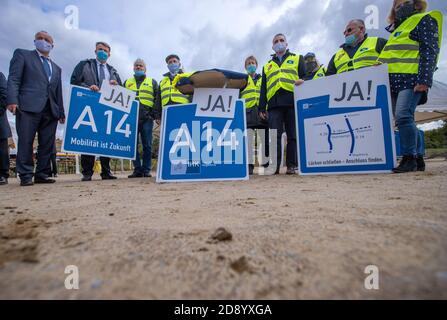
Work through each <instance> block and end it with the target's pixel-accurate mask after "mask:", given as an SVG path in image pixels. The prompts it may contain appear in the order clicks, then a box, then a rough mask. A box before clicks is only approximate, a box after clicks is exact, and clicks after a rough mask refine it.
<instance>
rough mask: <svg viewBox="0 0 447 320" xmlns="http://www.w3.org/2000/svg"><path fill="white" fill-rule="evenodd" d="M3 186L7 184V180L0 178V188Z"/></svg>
mask: <svg viewBox="0 0 447 320" xmlns="http://www.w3.org/2000/svg"><path fill="white" fill-rule="evenodd" d="M5 184H8V178H5V177H0V186H4V185H5Z"/></svg>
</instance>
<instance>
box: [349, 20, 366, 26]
mask: <svg viewBox="0 0 447 320" xmlns="http://www.w3.org/2000/svg"><path fill="white" fill-rule="evenodd" d="M351 22H354V23H357V24H358V25H361V26H362V27H363V28H365V21H363V20H362V19H352V20H351Z"/></svg>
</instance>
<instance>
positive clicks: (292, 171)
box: [286, 168, 296, 175]
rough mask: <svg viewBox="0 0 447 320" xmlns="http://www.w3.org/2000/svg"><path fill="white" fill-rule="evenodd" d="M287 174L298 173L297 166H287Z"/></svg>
mask: <svg viewBox="0 0 447 320" xmlns="http://www.w3.org/2000/svg"><path fill="white" fill-rule="evenodd" d="M286 174H288V175H292V174H296V169H295V168H287V171H286Z"/></svg>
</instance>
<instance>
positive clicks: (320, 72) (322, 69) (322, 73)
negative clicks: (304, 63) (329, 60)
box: [312, 66, 326, 80]
mask: <svg viewBox="0 0 447 320" xmlns="http://www.w3.org/2000/svg"><path fill="white" fill-rule="evenodd" d="M325 76H326V68H325V67H323V66H321V67H320V69H318V71H317V72H316V73H315V75H314V77H313V78H312V80H315V79H319V78H323V77H325Z"/></svg>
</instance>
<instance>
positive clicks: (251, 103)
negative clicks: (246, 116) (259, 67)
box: [241, 75, 262, 109]
mask: <svg viewBox="0 0 447 320" xmlns="http://www.w3.org/2000/svg"><path fill="white" fill-rule="evenodd" d="M261 83H262V79H261V78H259V79H258V80H257V81H256V83H255V81H254V80H253V78H252V77H251V76H250V75H249V76H248V84H247V87H246V88H245V89H244V91H242V92H241V99H245V108H246V109H251V108H253V107H255V106H259V96H260V94H261Z"/></svg>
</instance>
